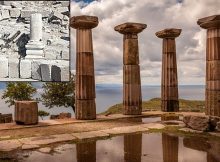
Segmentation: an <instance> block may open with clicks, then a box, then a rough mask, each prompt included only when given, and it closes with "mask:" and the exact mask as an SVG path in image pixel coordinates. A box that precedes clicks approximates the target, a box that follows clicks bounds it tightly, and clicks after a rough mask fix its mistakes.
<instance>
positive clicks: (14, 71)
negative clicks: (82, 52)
mask: <svg viewBox="0 0 220 162" xmlns="http://www.w3.org/2000/svg"><path fill="white" fill-rule="evenodd" d="M34 13H40V14H41V15H42V22H43V28H42V33H43V34H42V35H43V38H42V43H43V45H44V46H45V47H44V53H43V58H42V59H37V60H36V59H27V58H25V57H26V47H25V46H26V44H27V43H28V41H29V40H30V23H31V22H30V17H31V14H34ZM64 38H65V39H64ZM0 49H1V52H0V78H14V79H16V78H19V79H33V80H39V81H68V80H69V1H1V2H0ZM0 80H1V79H0Z"/></svg>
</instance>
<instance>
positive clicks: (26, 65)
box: [20, 60, 31, 79]
mask: <svg viewBox="0 0 220 162" xmlns="http://www.w3.org/2000/svg"><path fill="white" fill-rule="evenodd" d="M20 78H22V79H29V78H31V60H21V62H20Z"/></svg>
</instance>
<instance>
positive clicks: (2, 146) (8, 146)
mask: <svg viewBox="0 0 220 162" xmlns="http://www.w3.org/2000/svg"><path fill="white" fill-rule="evenodd" d="M21 145H22V144H21V143H20V142H19V141H18V140H5V141H0V151H12V150H15V149H18V148H19V147H21Z"/></svg>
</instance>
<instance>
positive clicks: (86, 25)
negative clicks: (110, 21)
mask: <svg viewBox="0 0 220 162" xmlns="http://www.w3.org/2000/svg"><path fill="white" fill-rule="evenodd" d="M98 23H99V22H98V17H96V16H86V15H82V16H74V17H72V18H71V19H70V26H71V27H72V28H75V29H92V28H95V27H96V26H97V25H98Z"/></svg>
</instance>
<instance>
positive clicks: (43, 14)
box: [40, 11, 51, 18]
mask: <svg viewBox="0 0 220 162" xmlns="http://www.w3.org/2000/svg"><path fill="white" fill-rule="evenodd" d="M40 13H41V14H42V18H47V17H50V15H51V12H50V11H41V12H40Z"/></svg>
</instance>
